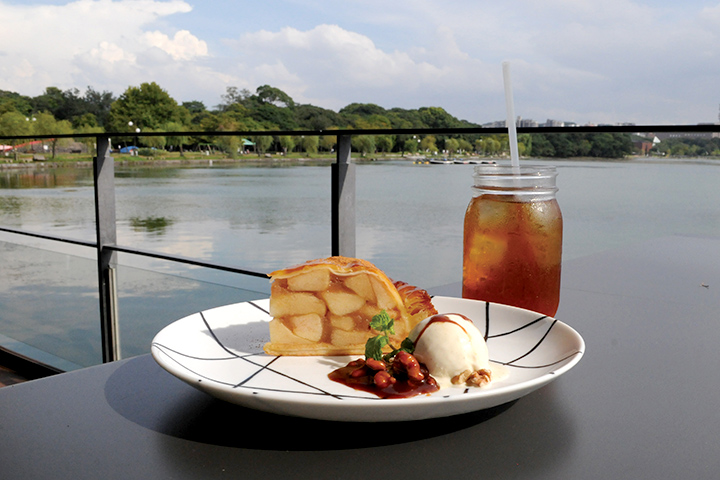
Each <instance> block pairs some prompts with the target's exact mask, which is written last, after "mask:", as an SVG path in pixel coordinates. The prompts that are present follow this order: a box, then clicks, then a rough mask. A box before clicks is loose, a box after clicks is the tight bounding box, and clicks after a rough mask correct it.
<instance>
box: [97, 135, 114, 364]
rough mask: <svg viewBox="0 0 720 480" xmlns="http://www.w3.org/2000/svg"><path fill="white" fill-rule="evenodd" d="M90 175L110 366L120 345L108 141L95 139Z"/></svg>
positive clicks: (111, 163) (105, 345) (104, 354)
mask: <svg viewBox="0 0 720 480" xmlns="http://www.w3.org/2000/svg"><path fill="white" fill-rule="evenodd" d="M93 173H94V175H93V176H94V180H95V228H96V233H97V264H98V288H99V293H100V334H101V342H102V357H103V358H102V360H103V362H111V361H113V360H118V359H119V358H120V342H119V335H118V323H117V320H118V319H117V291H116V278H115V272H116V266H117V254H116V253H115V252H114V251H113V250H111V249H110V248H108V247H110V246H114V245H116V244H117V231H116V224H115V165H114V160H113V158H112V157H111V156H110V138H109V137H97V156H96V157H95V158H94V159H93Z"/></svg>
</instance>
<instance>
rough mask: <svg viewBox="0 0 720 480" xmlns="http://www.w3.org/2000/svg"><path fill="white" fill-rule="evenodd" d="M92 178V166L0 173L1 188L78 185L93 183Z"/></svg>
mask: <svg viewBox="0 0 720 480" xmlns="http://www.w3.org/2000/svg"><path fill="white" fill-rule="evenodd" d="M92 178H93V174H92V169H91V168H52V169H48V170H36V169H22V170H19V171H16V170H13V171H6V172H2V174H1V175H0V188H7V189H21V188H57V187H77V186H79V185H85V184H87V183H88V182H90V185H92Z"/></svg>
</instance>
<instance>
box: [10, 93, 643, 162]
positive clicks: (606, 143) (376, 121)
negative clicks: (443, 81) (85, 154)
mask: <svg viewBox="0 0 720 480" xmlns="http://www.w3.org/2000/svg"><path fill="white" fill-rule="evenodd" d="M220 98H221V102H220V103H219V104H218V105H216V106H213V107H211V108H208V107H206V106H205V104H204V103H203V102H200V101H187V102H182V103H178V102H177V101H176V100H175V99H173V98H172V97H171V96H170V95H169V94H168V92H167V91H165V90H164V89H162V88H161V87H160V86H159V85H158V84H156V83H155V82H149V83H143V84H141V85H140V86H131V87H129V88H128V89H127V90H126V91H125V92H123V93H122V94H121V95H120V96H119V97H115V96H114V95H113V94H112V93H111V92H107V91H104V92H99V91H97V90H95V89H93V88H92V87H88V88H87V90H86V91H85V92H84V93H82V92H80V91H79V90H78V89H69V90H64V91H63V90H61V89H59V88H57V87H47V88H46V89H45V92H44V93H43V94H41V95H38V96H36V97H27V96H23V95H20V94H18V93H14V92H9V91H3V90H0V135H7V136H26V135H57V134H66V135H67V134H72V133H104V132H114V133H121V132H129V133H132V132H137V133H138V136H137V140H138V142H139V143H140V146H144V147H152V148H156V149H166V148H172V149H177V150H179V151H180V152H181V154H182V152H183V151H184V150H185V149H196V148H202V147H203V146H213V147H214V148H217V149H219V150H222V151H223V152H225V153H226V154H227V155H229V156H234V154H235V152H237V151H238V150H239V149H241V148H242V147H243V146H242V144H241V142H242V139H240V138H238V137H234V136H204V135H202V134H200V133H198V134H197V135H195V134H193V133H192V132H210V131H248V132H250V131H263V130H268V131H293V130H311V131H319V130H322V131H324V132H325V131H327V132H331V131H332V130H337V129H433V128H465V127H479V126H480V125H477V124H473V123H471V122H468V121H465V120H460V119H457V118H456V117H454V116H452V115H450V114H449V113H448V112H446V111H445V110H444V109H443V108H441V107H421V108H417V109H404V108H390V109H386V108H383V107H381V106H378V105H375V104H370V103H351V104H350V105H347V106H346V107H344V108H342V109H340V110H339V111H337V112H335V111H333V110H330V109H326V108H322V107H317V106H314V105H309V104H298V103H296V102H295V101H294V100H293V99H292V98H291V97H290V96H289V95H288V94H287V93H285V92H283V91H282V90H280V89H278V88H275V87H272V86H269V85H262V86H260V87H258V88H257V89H256V91H255V92H254V93H253V92H250V91H249V90H246V89H238V88H237V87H228V88H227V89H226V91H225V93H224V94H223V95H221V96H220ZM150 132H189V133H188V135H186V136H181V137H170V136H167V137H166V136H161V135H157V136H146V137H143V136H142V133H150ZM129 139H132V140H133V141H134V140H135V139H134V138H132V137H129V138H128V137H123V138H118V139H114V141H113V144H115V145H117V144H120V143H122V142H128V141H129ZM249 140H250V141H252V142H253V143H254V147H253V148H254V150H255V151H256V152H257V153H258V154H262V153H265V152H290V151H294V150H301V151H303V152H307V153H308V154H311V153H317V152H318V151H331V150H332V149H333V148H334V147H335V143H336V141H337V139H336V137H335V136H334V135H331V134H330V133H328V134H327V135H321V136H305V137H298V136H277V137H273V136H257V137H254V138H250V139H249ZM88 141H91V139H90V140H88ZM352 142H353V144H352V147H353V150H355V151H357V152H360V153H362V154H363V155H372V154H378V153H379V154H382V153H402V154H405V153H409V154H416V153H422V154H431V155H432V154H436V153H438V152H439V153H443V152H445V154H447V155H457V154H464V153H478V154H481V155H485V156H495V155H500V154H503V153H506V152H508V151H509V146H508V137H507V135H394V134H388V135H362V136H353V140H352ZM518 143H519V145H518V147H519V151H520V154H521V155H525V156H536V157H578V156H589V157H610V158H617V157H623V156H625V155H628V154H630V153H632V142H631V140H630V136H629V135H627V134H611V133H601V134H578V133H567V134H566V133H553V134H523V135H519V136H518ZM52 147H53V154H54V152H55V148H56V147H57V144H56V143H55V142H54V143H53V144H52Z"/></svg>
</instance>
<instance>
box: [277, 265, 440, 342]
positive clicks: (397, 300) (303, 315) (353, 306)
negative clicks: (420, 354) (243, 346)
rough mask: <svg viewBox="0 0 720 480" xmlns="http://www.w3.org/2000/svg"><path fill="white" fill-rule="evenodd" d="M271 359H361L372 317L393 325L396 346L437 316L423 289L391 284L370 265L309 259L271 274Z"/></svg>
mask: <svg viewBox="0 0 720 480" xmlns="http://www.w3.org/2000/svg"><path fill="white" fill-rule="evenodd" d="M270 278H271V281H272V286H271V290H270V315H271V316H272V317H273V319H272V320H271V321H270V342H268V343H267V344H265V347H264V350H265V352H266V353H268V354H271V355H359V354H363V353H364V352H365V343H366V342H367V339H368V338H370V337H373V336H375V335H376V334H377V332H375V331H374V330H372V329H371V328H370V320H372V317H373V316H375V315H377V314H378V313H380V311H382V310H385V311H386V312H387V313H388V315H390V317H391V318H393V319H394V320H395V335H394V336H392V337H391V341H392V342H393V343H397V344H398V345H399V344H400V342H402V340H403V339H404V338H405V337H407V335H408V334H409V333H410V330H412V328H413V327H414V326H415V325H417V324H418V323H419V322H420V321H421V320H423V319H425V318H426V317H428V316H430V315H434V314H436V313H437V311H436V310H435V307H433V305H432V302H431V301H430V296H429V295H428V294H427V292H426V291H425V290H422V289H419V288H416V287H414V286H411V285H408V284H407V283H404V282H393V281H391V280H390V279H389V278H388V277H387V275H385V273H383V272H382V271H381V270H380V269H378V268H377V267H376V266H375V265H373V264H372V263H370V262H368V261H366V260H362V259H358V258H350V257H340V256H337V257H329V258H322V259H317V260H310V261H308V262H305V263H303V264H301V265H297V266H294V267H290V268H286V269H282V270H277V271H275V272H272V273H271V274H270Z"/></svg>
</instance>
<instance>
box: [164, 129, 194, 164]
mask: <svg viewBox="0 0 720 480" xmlns="http://www.w3.org/2000/svg"><path fill="white" fill-rule="evenodd" d="M186 128H187V127H185V126H184V125H183V124H182V123H180V122H168V123H166V124H165V125H164V126H163V130H164V131H166V132H182V131H185V130H186ZM165 139H166V144H167V145H170V146H171V147H177V149H178V151H179V152H180V156H181V157H184V156H185V150H184V149H183V147H184V146H185V145H187V144H188V143H189V142H190V137H189V136H188V135H173V136H168V137H165Z"/></svg>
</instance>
